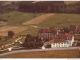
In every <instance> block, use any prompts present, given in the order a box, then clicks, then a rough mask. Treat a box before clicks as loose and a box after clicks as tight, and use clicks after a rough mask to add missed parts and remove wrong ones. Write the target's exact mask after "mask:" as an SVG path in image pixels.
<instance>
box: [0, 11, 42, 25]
mask: <svg viewBox="0 0 80 60" xmlns="http://www.w3.org/2000/svg"><path fill="white" fill-rule="evenodd" d="M41 14H42V13H37V14H35V13H25V12H18V11H13V12H9V13H3V14H0V18H3V19H6V20H8V24H9V25H21V24H22V23H24V22H26V21H28V20H31V19H33V18H35V17H37V16H39V15H41ZM34 16H35V17H34Z"/></svg>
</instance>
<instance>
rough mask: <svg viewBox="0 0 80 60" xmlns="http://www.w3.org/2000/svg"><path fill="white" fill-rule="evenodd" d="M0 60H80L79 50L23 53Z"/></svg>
mask: <svg viewBox="0 0 80 60" xmlns="http://www.w3.org/2000/svg"><path fill="white" fill-rule="evenodd" d="M2 58H80V51H79V50H59V51H58V50H54V51H45V52H24V53H16V54H10V55H6V56H3V57H2Z"/></svg>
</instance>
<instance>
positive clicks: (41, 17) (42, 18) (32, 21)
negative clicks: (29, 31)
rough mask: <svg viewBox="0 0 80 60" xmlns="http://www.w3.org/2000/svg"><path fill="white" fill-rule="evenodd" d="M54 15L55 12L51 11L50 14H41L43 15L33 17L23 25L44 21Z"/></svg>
mask: <svg viewBox="0 0 80 60" xmlns="http://www.w3.org/2000/svg"><path fill="white" fill-rule="evenodd" d="M52 15H54V14H51V13H49V14H44V15H41V16H39V17H36V18H34V19H32V20H29V21H27V22H25V23H23V25H28V24H39V23H40V22H42V21H43V20H44V19H47V18H48V17H50V16H52Z"/></svg>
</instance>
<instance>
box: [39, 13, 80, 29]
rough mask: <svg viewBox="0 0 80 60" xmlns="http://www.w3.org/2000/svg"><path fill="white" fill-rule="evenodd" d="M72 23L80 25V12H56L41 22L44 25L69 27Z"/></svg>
mask: <svg viewBox="0 0 80 60" xmlns="http://www.w3.org/2000/svg"><path fill="white" fill-rule="evenodd" d="M71 24H73V25H80V14H64V13H62V14H55V15H54V16H50V17H49V18H47V19H45V20H44V21H43V22H41V23H40V24H39V26H42V27H57V28H63V27H69V26H70V25H71Z"/></svg>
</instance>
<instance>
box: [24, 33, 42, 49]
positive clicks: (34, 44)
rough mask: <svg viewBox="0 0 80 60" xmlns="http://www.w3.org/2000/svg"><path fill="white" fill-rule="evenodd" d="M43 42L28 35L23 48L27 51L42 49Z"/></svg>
mask: <svg viewBox="0 0 80 60" xmlns="http://www.w3.org/2000/svg"><path fill="white" fill-rule="evenodd" d="M42 45H43V42H42V41H41V40H38V39H37V37H33V36H32V35H30V34H28V35H27V36H26V38H25V41H24V43H23V46H24V47H25V48H27V49H35V48H40V47H42Z"/></svg>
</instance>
